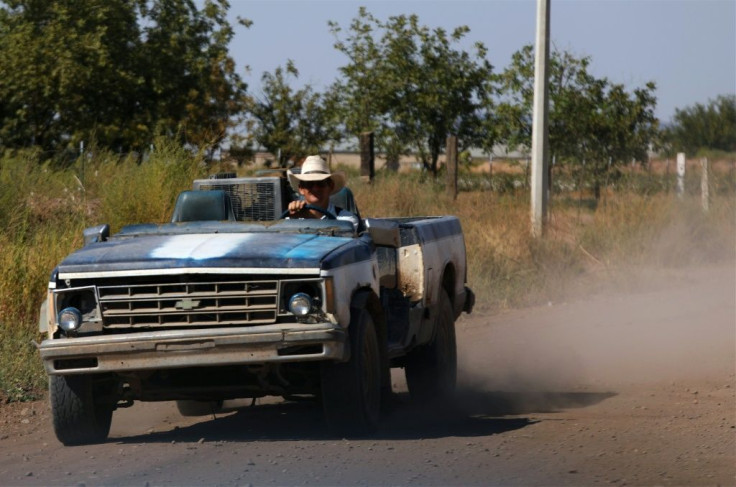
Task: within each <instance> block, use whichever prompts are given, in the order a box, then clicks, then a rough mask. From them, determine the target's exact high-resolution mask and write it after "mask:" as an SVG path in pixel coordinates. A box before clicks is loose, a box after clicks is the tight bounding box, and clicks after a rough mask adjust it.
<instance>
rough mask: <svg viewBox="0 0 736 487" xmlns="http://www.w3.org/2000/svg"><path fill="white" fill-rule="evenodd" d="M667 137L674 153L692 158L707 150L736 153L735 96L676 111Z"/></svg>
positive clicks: (725, 96)
mask: <svg viewBox="0 0 736 487" xmlns="http://www.w3.org/2000/svg"><path fill="white" fill-rule="evenodd" d="M666 137H667V140H668V142H669V145H670V147H671V149H672V150H673V151H683V152H686V153H688V154H689V155H695V154H696V153H697V152H698V151H699V150H708V149H710V150H721V151H725V152H736V95H721V96H718V97H716V99H715V100H710V101H709V102H708V104H707V105H702V104H700V103H696V104H695V105H693V106H690V107H686V108H683V109H677V110H675V117H674V121H673V124H672V125H671V126H670V127H668V128H667V130H666Z"/></svg>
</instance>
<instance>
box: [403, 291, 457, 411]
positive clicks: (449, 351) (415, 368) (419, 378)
mask: <svg viewBox="0 0 736 487" xmlns="http://www.w3.org/2000/svg"><path fill="white" fill-rule="evenodd" d="M405 372H406V383H407V386H408V387H409V393H410V394H411V397H412V399H416V400H419V401H423V402H439V403H445V402H447V401H448V400H449V399H451V398H452V396H453V395H454V394H455V388H456V385H457V343H456V340H455V317H454V315H453V312H452V304H451V303H450V298H449V297H448V295H447V292H446V291H445V290H444V289H443V290H441V291H440V297H439V303H438V306H437V323H436V330H435V336H434V338H433V339H432V341H431V342H429V343H428V344H426V345H423V346H421V347H419V348H417V349H415V350H413V351H412V352H411V353H410V354H409V355H408V356H407V361H406V371H405Z"/></svg>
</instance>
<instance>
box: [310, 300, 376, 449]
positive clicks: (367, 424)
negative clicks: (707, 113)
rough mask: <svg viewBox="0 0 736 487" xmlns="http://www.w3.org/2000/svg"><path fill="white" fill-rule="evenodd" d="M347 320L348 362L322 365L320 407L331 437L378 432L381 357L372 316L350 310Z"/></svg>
mask: <svg viewBox="0 0 736 487" xmlns="http://www.w3.org/2000/svg"><path fill="white" fill-rule="evenodd" d="M350 316H351V318H350V325H349V327H348V336H349V341H350V360H348V361H347V362H344V363H335V362H325V363H323V364H322V369H321V375H322V405H323V408H324V413H325V418H326V419H327V425H328V427H329V429H330V431H331V432H332V433H334V434H336V435H338V436H363V435H367V434H370V433H372V432H374V431H375V430H376V428H378V422H379V417H380V409H381V354H380V349H379V341H378V335H377V333H376V327H375V324H374V322H373V317H372V316H371V314H370V313H369V312H368V311H367V310H366V309H365V308H357V307H351V310H350Z"/></svg>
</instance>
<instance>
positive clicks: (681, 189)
mask: <svg viewBox="0 0 736 487" xmlns="http://www.w3.org/2000/svg"><path fill="white" fill-rule="evenodd" d="M677 196H679V197H680V198H683V197H684V196H685V153H684V152H678V153H677Z"/></svg>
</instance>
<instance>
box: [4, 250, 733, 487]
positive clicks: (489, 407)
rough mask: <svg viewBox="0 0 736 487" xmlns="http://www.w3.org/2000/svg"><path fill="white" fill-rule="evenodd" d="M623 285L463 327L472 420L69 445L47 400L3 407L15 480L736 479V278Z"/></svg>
mask: <svg viewBox="0 0 736 487" xmlns="http://www.w3.org/2000/svg"><path fill="white" fill-rule="evenodd" d="M623 283H624V284H625V286H626V288H627V289H626V290H625V291H610V292H606V293H603V294H599V295H597V296H596V297H593V298H588V299H585V300H571V301H569V302H567V303H550V305H549V306H544V307H539V308H534V309H525V310H520V311H514V312H509V313H505V314H501V315H488V314H484V313H482V312H478V313H474V314H473V315H471V316H469V317H464V318H462V320H461V321H459V322H458V325H457V329H458V344H459V348H460V356H461V367H462V368H461V378H462V384H463V386H462V388H461V391H460V393H459V397H458V405H457V409H456V410H454V411H445V412H444V413H442V414H431V413H428V412H426V411H424V410H422V409H421V408H420V407H419V406H417V405H414V404H412V403H410V402H409V400H408V398H407V395H406V393H405V392H404V391H405V388H404V385H403V380H402V379H401V377H400V374H395V375H394V382H395V390H396V391H397V392H398V393H397V401H396V405H395V407H394V409H393V410H392V411H391V412H390V414H389V415H388V416H387V417H386V418H385V420H384V422H383V426H382V428H381V429H380V431H379V432H378V433H377V434H376V435H375V436H373V437H372V438H369V439H362V440H341V439H335V438H331V437H329V436H327V435H326V434H325V433H324V431H325V428H324V424H323V419H322V416H321V413H320V410H319V408H318V407H317V406H316V405H314V404H311V403H274V404H266V403H264V402H261V403H259V404H257V405H256V406H255V407H242V408H239V409H234V410H232V411H231V412H227V413H224V414H220V415H218V416H217V418H216V419H213V418H212V417H206V418H182V417H180V416H179V415H178V413H177V411H176V408H175V406H174V405H173V404H172V403H153V404H152V403H138V404H136V405H135V406H134V407H132V408H129V409H124V410H120V411H118V412H116V413H115V416H114V417H113V425H112V431H111V436H110V439H109V441H108V442H107V443H105V444H102V445H94V446H83V447H66V448H65V447H62V446H61V445H60V444H59V443H58V442H57V441H56V439H55V438H54V435H53V432H52V431H51V427H50V418H49V412H48V406H47V404H46V403H45V402H36V403H26V404H11V405H5V406H2V407H1V408H0V428H2V429H1V432H0V484H2V485H88V486H91V485H134V486H144V485H228V486H230V485H253V486H268V485H596V484H613V485H619V486H621V485H734V484H736V443H735V440H736V394H735V391H736V380H735V376H734V368H735V364H736V359H735V354H736V269H734V266H733V264H728V265H723V266H718V267H711V268H706V269H682V270H676V271H657V272H656V273H653V274H652V275H651V276H649V277H648V278H644V279H643V280H637V281H636V282H633V281H630V280H624V281H623Z"/></svg>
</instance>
